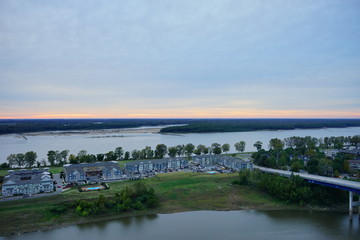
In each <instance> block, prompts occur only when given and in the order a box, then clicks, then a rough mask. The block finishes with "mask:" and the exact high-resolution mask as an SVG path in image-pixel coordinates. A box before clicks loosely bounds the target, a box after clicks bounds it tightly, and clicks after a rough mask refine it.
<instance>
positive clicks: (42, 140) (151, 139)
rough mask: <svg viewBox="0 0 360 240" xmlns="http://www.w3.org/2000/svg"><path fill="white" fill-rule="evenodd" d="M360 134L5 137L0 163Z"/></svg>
mask: <svg viewBox="0 0 360 240" xmlns="http://www.w3.org/2000/svg"><path fill="white" fill-rule="evenodd" d="M137 130H138V129H137ZM358 134H360V127H350V128H323V129H296V130H282V131H252V132H230V133H191V134H159V133H151V132H138V131H134V132H131V131H126V132H124V133H111V132H110V133H103V134H66V135H59V134H53V135H49V134H44V135H41V134H40V135H26V139H25V138H24V137H21V136H20V135H2V136H0V163H2V162H5V161H6V158H7V156H9V155H10V154H12V153H25V152H28V151H35V152H36V153H37V156H38V158H37V160H38V161H40V160H42V159H47V156H46V154H47V152H48V151H49V150H59V151H62V150H69V151H70V153H72V154H77V153H78V152H79V151H80V150H86V151H87V152H88V153H91V154H97V153H106V152H109V151H113V150H114V149H115V148H116V147H119V146H121V147H123V149H124V150H125V151H130V152H131V151H132V150H134V149H143V148H144V147H145V146H151V147H152V148H153V149H155V147H156V145H157V144H159V143H163V144H166V145H167V146H168V147H170V146H176V145H178V144H187V143H192V144H194V145H195V146H196V145H198V144H204V145H206V146H210V145H211V144H212V143H214V142H218V143H220V144H224V143H229V144H230V146H231V149H230V152H235V148H234V143H236V142H239V141H241V140H243V141H245V142H246V149H245V151H255V147H254V146H253V144H254V143H255V142H256V141H262V142H263V143H264V148H267V146H268V143H269V140H270V139H272V138H279V139H284V138H287V137H292V136H300V137H305V136H312V137H316V138H323V137H330V136H353V135H358Z"/></svg>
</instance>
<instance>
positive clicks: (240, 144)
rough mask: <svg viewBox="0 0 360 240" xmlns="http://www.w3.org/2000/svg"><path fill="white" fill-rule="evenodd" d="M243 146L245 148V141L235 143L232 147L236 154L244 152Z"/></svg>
mask: <svg viewBox="0 0 360 240" xmlns="http://www.w3.org/2000/svg"><path fill="white" fill-rule="evenodd" d="M245 146H246V142H245V141H240V142H237V143H235V144H234V147H235V149H236V151H238V152H244V151H245Z"/></svg>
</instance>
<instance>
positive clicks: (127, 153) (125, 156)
mask: <svg viewBox="0 0 360 240" xmlns="http://www.w3.org/2000/svg"><path fill="white" fill-rule="evenodd" d="M129 159H130V152H129V151H126V152H125V155H124V160H129Z"/></svg>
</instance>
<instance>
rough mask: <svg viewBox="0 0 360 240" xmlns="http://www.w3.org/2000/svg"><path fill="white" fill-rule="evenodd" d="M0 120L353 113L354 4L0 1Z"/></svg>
mask: <svg viewBox="0 0 360 240" xmlns="http://www.w3.org/2000/svg"><path fill="white" fill-rule="evenodd" d="M0 118H2V119H7V118H360V1H359V0H316V1H313V0H271V1H268V0H262V1H258V0H234V1H231V0H213V1H212V0H206V1H202V0H196V1H194V0H189V1H188V0H181V1H177V0H151V1H149V0H129V1H125V0H104V1H101V0H96V1H95V0H77V1H73V0H31V1H28V0H0Z"/></svg>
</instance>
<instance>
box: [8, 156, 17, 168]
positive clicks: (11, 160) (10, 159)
mask: <svg viewBox="0 0 360 240" xmlns="http://www.w3.org/2000/svg"><path fill="white" fill-rule="evenodd" d="M6 160H7V161H8V163H9V165H10V166H11V167H14V166H16V165H17V156H16V154H10V155H9V156H8V157H7V158H6Z"/></svg>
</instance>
